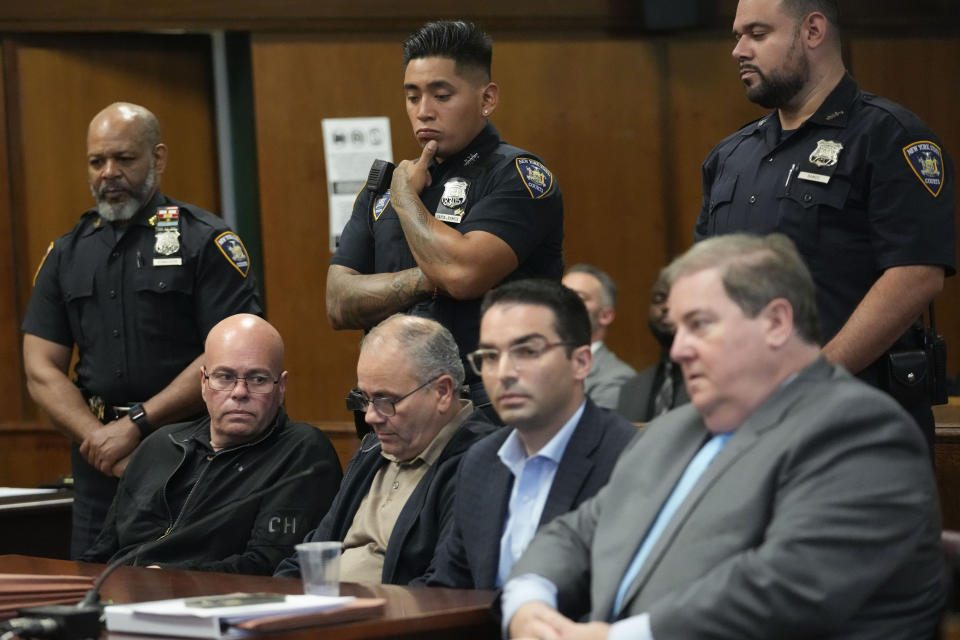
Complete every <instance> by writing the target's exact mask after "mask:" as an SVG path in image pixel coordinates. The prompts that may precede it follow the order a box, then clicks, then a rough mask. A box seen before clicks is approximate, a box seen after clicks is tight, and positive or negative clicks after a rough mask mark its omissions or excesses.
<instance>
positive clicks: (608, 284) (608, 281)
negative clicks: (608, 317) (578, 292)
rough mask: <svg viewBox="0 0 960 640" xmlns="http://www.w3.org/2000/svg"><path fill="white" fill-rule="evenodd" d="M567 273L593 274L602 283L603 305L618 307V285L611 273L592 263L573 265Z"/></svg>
mask: <svg viewBox="0 0 960 640" xmlns="http://www.w3.org/2000/svg"><path fill="white" fill-rule="evenodd" d="M567 273H568V274H569V273H585V274H587V275H588V276H593V277H594V278H595V279H596V280H597V282H599V283H600V289H601V290H602V291H603V297H604V299H603V300H601V301H600V302H601V303H602V304H603V306H605V307H612V308H614V309H615V308H616V307H617V285H616V284H615V283H614V282H613V278H611V277H610V274H609V273H607V272H606V271H603V270H602V269H600V268H598V267H595V266H593V265H592V264H582V263H581V264H575V265H573V266H572V267H570V268H569V269H567Z"/></svg>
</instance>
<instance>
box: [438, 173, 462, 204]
mask: <svg viewBox="0 0 960 640" xmlns="http://www.w3.org/2000/svg"><path fill="white" fill-rule="evenodd" d="M467 186H468V183H467V181H466V180H462V179H460V178H454V179H452V180H448V181H447V182H446V183H445V184H444V185H443V195H442V196H440V204H442V205H443V206H445V207H447V208H448V209H456V208H458V207H460V206H461V205H462V204H463V203H464V202H466V201H467Z"/></svg>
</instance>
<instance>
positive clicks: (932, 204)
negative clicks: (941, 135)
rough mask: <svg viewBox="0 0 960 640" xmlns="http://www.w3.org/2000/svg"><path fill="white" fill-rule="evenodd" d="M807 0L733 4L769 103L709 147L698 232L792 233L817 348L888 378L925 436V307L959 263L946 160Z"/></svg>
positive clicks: (743, 57)
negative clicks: (863, 82)
mask: <svg viewBox="0 0 960 640" xmlns="http://www.w3.org/2000/svg"><path fill="white" fill-rule="evenodd" d="M810 5H811V3H810V2H799V1H797V0H741V2H740V3H739V5H738V8H737V15H736V18H735V20H734V34H735V35H736V37H737V40H738V42H737V46H736V47H735V48H734V50H733V56H734V58H735V59H736V60H737V61H738V62H739V68H740V77H741V79H742V81H743V83H744V85H745V86H746V92H747V97H748V98H749V99H750V100H752V101H753V102H756V103H758V104H760V105H762V106H765V107H772V108H774V109H775V110H774V111H773V113H771V114H770V115H768V116H765V117H763V118H761V119H760V120H758V121H756V122H753V123H751V124H749V125H747V126H746V127H744V128H743V129H741V130H740V131H738V132H737V133H735V134H733V135H732V136H730V137H728V138H727V139H726V140H724V141H722V142H721V143H720V144H719V145H717V147H716V148H714V150H713V151H712V152H711V153H710V155H709V156H708V157H707V159H706V161H705V162H704V165H703V208H702V210H701V212H700V217H699V219H698V221H697V226H696V231H695V236H696V239H698V240H699V239H702V238H706V237H710V236H714V235H718V234H723V233H731V232H735V231H752V232H757V233H770V232H773V231H780V232H782V233H786V234H787V235H788V236H790V238H791V239H792V240H793V241H794V242H795V243H796V245H797V248H798V249H799V250H800V253H801V254H802V255H803V257H804V259H805V261H806V263H807V265H808V267H809V268H810V271H811V273H812V275H813V278H814V281H815V282H816V284H817V302H818V306H819V311H820V318H821V323H822V338H823V340H824V343H825V345H824V348H823V351H824V354H825V355H826V356H827V358H829V359H830V360H832V361H834V362H838V363H840V364H842V365H844V366H845V367H846V368H847V369H849V370H850V371H851V372H853V373H855V374H858V375H859V376H860V377H862V378H863V379H864V380H866V381H868V382H870V383H871V384H874V385H877V386H880V387H882V388H885V389H887V390H888V391H890V392H891V393H892V394H893V395H894V396H895V397H897V399H898V400H900V401H901V403H902V404H903V405H904V406H905V408H907V409H908V410H909V411H910V412H911V414H912V415H913V416H914V417H915V418H916V419H917V421H918V423H919V424H920V426H921V428H922V429H923V430H924V433H925V435H926V436H927V438H928V440H929V442H930V444H931V446H932V439H933V415H932V413H931V411H930V399H929V395H928V394H927V393H926V390H927V385H926V383H927V382H928V380H922V378H924V376H925V375H926V374H925V373H924V371H925V367H926V365H925V364H923V362H922V361H917V360H916V359H915V357H914V356H916V355H917V354H920V357H921V359H922V357H923V348H924V345H923V344H922V342H923V337H922V324H920V323H921V322H922V313H923V311H924V310H925V309H926V308H927V306H928V305H929V304H930V302H931V301H932V300H933V298H934V297H935V296H936V294H937V293H938V292H939V291H940V290H941V289H942V287H943V278H944V275H945V274H946V275H951V274H953V273H954V271H955V247H954V208H955V200H956V193H955V183H954V175H953V168H952V165H951V163H950V160H949V158H948V157H947V155H946V153H945V151H944V150H943V149H942V147H941V145H940V143H939V142H938V141H937V138H936V137H935V136H934V134H933V133H932V132H931V131H930V130H929V129H928V128H927V127H926V125H924V123H923V122H921V121H920V120H919V118H917V117H916V116H915V115H914V114H912V113H911V112H909V111H907V110H906V109H904V108H903V107H901V106H900V105H898V104H895V103H893V102H890V101H889V100H885V99H883V98H879V97H877V96H874V95H872V94H869V93H865V92H863V91H861V90H860V89H859V88H858V87H857V84H856V83H855V82H854V80H853V79H852V78H851V77H850V76H849V75H847V74H846V71H845V69H844V66H843V61H842V59H841V56H840V38H839V33H838V30H837V26H836V25H837V2H836V0H819V1H818V2H815V3H814V6H815V10H814V11H809V7H810ZM904 354H907V355H906V356H904ZM911 354H912V355H911Z"/></svg>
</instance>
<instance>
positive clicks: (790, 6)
mask: <svg viewBox="0 0 960 640" xmlns="http://www.w3.org/2000/svg"><path fill="white" fill-rule="evenodd" d="M780 2H781V3H782V4H781V6H783V8H784V9H785V10H786V12H787V13H789V14H790V15H792V16H793V17H794V18H796V19H797V20H803V19H804V18H806V17H807V16H808V15H810V14H811V13H813V12H814V11H818V12H820V13H822V14H823V15H824V17H825V18H826V19H827V22H829V23H830V24H831V25H832V26H833V28H834V29H837V30H839V29H840V2H839V0H780Z"/></svg>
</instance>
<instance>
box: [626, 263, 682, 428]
mask: <svg viewBox="0 0 960 640" xmlns="http://www.w3.org/2000/svg"><path fill="white" fill-rule="evenodd" d="M669 293H670V286H669V285H668V284H667V278H666V274H665V270H661V271H660V274H659V275H658V276H657V279H656V280H655V281H654V283H653V287H651V289H650V308H649V310H648V312H647V326H648V327H650V333H651V334H653V337H654V339H655V340H656V341H657V344H659V345H660V358H659V359H658V360H657V364H655V365H653V366H652V367H647V368H646V369H643V370H642V371H640V373H638V374H637V375H635V376H634V377H632V378H630V379H629V380H627V381H626V382H624V383H623V387H621V389H620V399H619V401H618V402H617V413H619V414H620V415H622V416H623V417H624V418H626V419H627V420H629V421H630V422H649V421H650V420H653V419H654V418H656V417H657V416H659V415H663V414H664V413H666V412H667V411H670V410H671V409H673V408H674V407H679V406H680V405H682V404H686V403H688V402H690V396H688V395H687V388H686V386H684V384H683V373H681V371H680V366H679V365H678V364H677V363H676V362H674V361H673V360H671V359H670V347H671V345H673V332H674V329H673V325H672V324H670V320H669V318H668V317H667V312H668V311H669V309H668V308H667V296H668V295H669Z"/></svg>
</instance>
